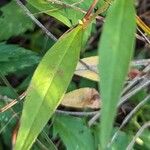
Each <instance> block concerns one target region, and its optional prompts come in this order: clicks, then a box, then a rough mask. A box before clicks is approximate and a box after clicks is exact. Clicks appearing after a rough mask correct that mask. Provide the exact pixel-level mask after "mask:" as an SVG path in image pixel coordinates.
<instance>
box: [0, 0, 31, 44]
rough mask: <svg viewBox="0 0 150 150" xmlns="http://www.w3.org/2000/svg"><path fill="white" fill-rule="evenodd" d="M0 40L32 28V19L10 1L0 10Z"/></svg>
mask: <svg viewBox="0 0 150 150" xmlns="http://www.w3.org/2000/svg"><path fill="white" fill-rule="evenodd" d="M0 29H1V30H0V41H1V40H6V39H8V38H10V37H11V36H16V35H19V34H21V33H23V32H25V31H27V30H29V29H30V30H31V29H33V23H32V21H31V20H30V19H29V18H28V17H27V16H26V15H25V14H24V12H23V10H22V9H21V8H20V7H19V6H18V5H17V4H16V2H15V1H11V2H10V3H8V4H7V5H6V6H4V7H2V8H1V10H0Z"/></svg>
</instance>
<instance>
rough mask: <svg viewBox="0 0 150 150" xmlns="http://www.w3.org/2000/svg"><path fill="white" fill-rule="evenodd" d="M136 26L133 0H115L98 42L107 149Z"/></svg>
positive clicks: (102, 128)
mask: <svg viewBox="0 0 150 150" xmlns="http://www.w3.org/2000/svg"><path fill="white" fill-rule="evenodd" d="M135 29H136V25H135V10H134V5H133V1H131V0H122V1H119V0H116V1H114V3H113V5H112V7H111V9H110V11H109V12H108V14H107V17H106V23H105V25H104V29H103V33H102V37H101V40H100V43H99V47H100V48H99V58H100V64H99V71H100V78H101V81H100V90H101V97H102V101H103V104H102V105H103V107H102V116H101V124H100V125H101V136H100V140H101V146H102V149H105V148H106V146H107V144H108V142H109V138H110V135H111V131H112V127H113V121H114V117H115V113H116V106H117V103H118V101H119V98H120V95H121V91H122V87H123V84H124V80H125V77H126V75H127V72H128V68H129V62H130V60H131V57H132V54H133V49H134V41H135V38H134V33H135Z"/></svg>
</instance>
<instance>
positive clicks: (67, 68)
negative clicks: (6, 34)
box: [15, 26, 83, 150]
mask: <svg viewBox="0 0 150 150" xmlns="http://www.w3.org/2000/svg"><path fill="white" fill-rule="evenodd" d="M82 32H83V30H82V27H81V26H77V27H76V28H75V29H73V30H72V31H69V32H68V33H66V34H65V35H64V36H62V37H61V38H60V39H59V40H58V42H57V43H56V44H55V45H54V46H53V47H52V48H51V49H50V50H49V51H48V52H47V53H46V55H45V56H44V58H43V59H42V61H41V62H40V64H39V66H38V68H37V69H36V71H35V73H34V75H33V78H32V81H31V84H30V86H29V88H28V92H27V97H26V101H25V103H24V108H23V113H22V117H21V125H20V129H19V133H18V137H17V142H16V146H15V150H27V149H29V148H31V146H32V144H33V142H34V141H35V139H36V138H37V136H38V134H39V133H40V132H41V130H42V129H43V127H44V126H45V125H46V123H47V121H48V120H49V118H50V117H51V116H52V114H53V112H54V111H55V109H56V108H57V106H58V105H59V104H60V102H61V99H62V98H63V95H64V94H65V91H66V90H67V87H68V85H69V83H70V80H71V78H72V75H73V73H74V70H75V67H76V65H77V62H78V59H79V54H80V49H81V44H82Z"/></svg>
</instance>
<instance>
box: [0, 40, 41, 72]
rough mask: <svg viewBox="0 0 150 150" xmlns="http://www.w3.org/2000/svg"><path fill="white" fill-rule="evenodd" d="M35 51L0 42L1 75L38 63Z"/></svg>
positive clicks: (38, 59)
mask: <svg viewBox="0 0 150 150" xmlns="http://www.w3.org/2000/svg"><path fill="white" fill-rule="evenodd" d="M39 61H40V57H39V56H38V55H37V53H35V52H32V51H30V50H26V49H24V48H22V47H19V46H17V45H11V44H5V43H0V71H1V73H3V75H8V74H9V73H14V72H16V71H21V70H23V69H26V68H28V67H31V66H35V65H37V64H38V63H39Z"/></svg>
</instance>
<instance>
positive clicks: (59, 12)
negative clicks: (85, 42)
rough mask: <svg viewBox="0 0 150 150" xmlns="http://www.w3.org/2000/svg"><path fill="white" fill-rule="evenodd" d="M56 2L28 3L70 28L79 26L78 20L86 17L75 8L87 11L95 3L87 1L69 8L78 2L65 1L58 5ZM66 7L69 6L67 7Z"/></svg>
mask: <svg viewBox="0 0 150 150" xmlns="http://www.w3.org/2000/svg"><path fill="white" fill-rule="evenodd" d="M54 1H55V0H28V2H29V3H30V4H32V5H33V6H34V7H35V8H37V9H38V10H39V11H41V12H45V13H46V14H48V15H50V16H52V17H55V18H56V19H58V20H59V21H61V22H63V23H64V24H65V25H67V26H69V27H70V26H71V25H75V24H77V23H78V20H79V19H82V17H83V16H84V15H85V14H84V13H83V12H82V11H80V10H76V9H75V7H77V8H79V9H82V10H84V11H85V10H87V9H88V8H89V7H90V4H92V2H93V0H86V1H83V2H81V3H79V4H78V5H74V8H72V7H71V8H70V7H68V6H69V5H72V4H73V3H77V0H64V1H60V2H59V1H58V3H57V1H56V2H54ZM65 5H67V7H66V6H65ZM72 6H73V5H72Z"/></svg>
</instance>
